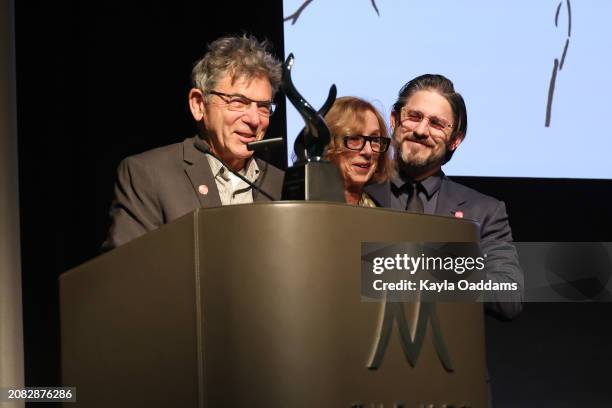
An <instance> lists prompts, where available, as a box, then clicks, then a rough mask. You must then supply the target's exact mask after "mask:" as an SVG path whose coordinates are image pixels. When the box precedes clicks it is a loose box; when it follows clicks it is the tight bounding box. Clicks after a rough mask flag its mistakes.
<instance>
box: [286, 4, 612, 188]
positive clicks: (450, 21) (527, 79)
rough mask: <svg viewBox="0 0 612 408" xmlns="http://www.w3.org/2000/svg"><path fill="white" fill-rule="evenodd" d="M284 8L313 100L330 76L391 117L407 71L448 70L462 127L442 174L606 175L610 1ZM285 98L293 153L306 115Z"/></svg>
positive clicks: (289, 44) (610, 146) (609, 171)
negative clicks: (459, 99) (461, 102)
mask: <svg viewBox="0 0 612 408" xmlns="http://www.w3.org/2000/svg"><path fill="white" fill-rule="evenodd" d="M302 6H303V7H302ZM300 7H302V8H301V12H299V10H300ZM296 11H297V13H296ZM292 15H293V17H294V18H292V19H288V17H291V16H292ZM284 16H285V18H286V20H287V21H285V26H284V30H285V52H286V54H287V55H288V54H289V53H290V52H291V53H293V54H294V56H295V63H294V65H293V69H292V77H293V81H294V83H295V85H296V87H297V89H298V90H299V91H300V93H301V94H302V95H303V96H304V97H305V98H306V99H307V100H308V101H309V102H310V103H311V104H312V105H313V106H315V107H316V108H318V107H320V106H321V105H322V104H323V102H324V101H325V98H326V97H327V92H328V90H329V87H330V85H331V84H336V86H337V87H338V96H344V95H354V96H359V97H362V98H364V99H366V100H368V101H370V102H373V103H374V105H375V106H377V107H378V108H379V109H380V110H381V112H382V113H383V116H385V117H387V118H388V117H389V113H390V107H391V105H392V104H393V102H394V101H395V99H396V97H397V92H398V91H399V89H400V88H401V87H402V85H404V84H405V83H406V82H407V81H408V80H410V79H412V78H414V77H416V76H418V75H421V74H424V73H438V74H443V75H445V76H447V77H448V78H450V79H451V80H452V81H453V82H454V83H455V88H456V90H457V91H458V92H460V93H461V94H462V95H463V97H464V99H465V101H466V105H467V110H468V132H467V137H466V139H465V141H464V142H463V143H462V144H461V146H459V148H458V150H457V154H455V155H454V156H453V159H452V161H451V162H450V163H448V164H447V165H446V166H445V171H446V173H447V174H452V175H462V176H495V177H562V178H599V179H612V164H611V162H612V157H611V156H610V151H611V150H612V122H611V120H612V100H611V99H612V80H611V79H610V75H611V73H612V52H611V50H612V24H610V22H611V21H612V1H608V0H590V1H577V0H574V1H569V0H550V1H549V0H539V1H529V0H517V1H504V2H499V1H495V2H494V1H490V0H465V1H456V0H431V1H427V2H423V1H422V2H416V1H411V0H406V1H393V0H334V1H322V0H312V1H308V0H284ZM293 22H295V23H294V24H292V23H293ZM287 105H288V108H287V121H288V125H287V127H288V129H287V134H288V148H289V156H290V157H291V155H292V153H293V141H294V139H295V137H296V136H297V134H298V133H299V131H300V130H301V128H302V127H303V126H304V122H303V121H302V119H301V117H300V116H299V114H298V113H297V111H296V110H295V109H294V108H293V106H292V105H290V103H289V101H287Z"/></svg>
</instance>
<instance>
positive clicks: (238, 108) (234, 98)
mask: <svg viewBox="0 0 612 408" xmlns="http://www.w3.org/2000/svg"><path fill="white" fill-rule="evenodd" d="M208 93H209V94H211V95H216V96H218V97H219V98H221V99H222V100H223V102H225V105H226V106H227V109H229V110H231V111H234V112H246V110H247V109H249V107H250V106H251V105H252V104H255V105H256V106H257V113H258V114H259V115H260V116H264V117H269V116H270V115H272V114H273V113H274V110H275V109H276V104H275V103H274V102H272V101H256V100H253V99H251V98H247V97H246V96H244V95H240V94H226V93H223V92H218V91H210V92H208Z"/></svg>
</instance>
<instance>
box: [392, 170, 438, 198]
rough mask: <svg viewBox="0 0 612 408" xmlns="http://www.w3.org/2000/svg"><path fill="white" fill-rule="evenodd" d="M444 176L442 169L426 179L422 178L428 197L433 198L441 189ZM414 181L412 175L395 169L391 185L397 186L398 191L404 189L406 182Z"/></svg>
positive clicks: (422, 184)
mask: <svg viewBox="0 0 612 408" xmlns="http://www.w3.org/2000/svg"><path fill="white" fill-rule="evenodd" d="M443 177H444V173H443V172H442V170H440V171H439V172H437V173H436V174H434V175H432V176H429V177H427V178H426V179H425V180H421V186H423V191H424V192H425V194H426V195H427V198H431V197H432V196H433V195H434V194H435V193H436V192H437V191H438V190H439V189H440V186H441V185H442V178H443ZM413 182H414V180H412V179H411V178H410V177H407V176H405V175H403V174H400V173H399V172H398V171H395V172H394V173H393V175H392V176H391V186H392V187H393V188H395V190H396V191H402V190H404V189H405V188H406V184H409V183H413Z"/></svg>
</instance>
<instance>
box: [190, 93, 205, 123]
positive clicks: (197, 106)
mask: <svg viewBox="0 0 612 408" xmlns="http://www.w3.org/2000/svg"><path fill="white" fill-rule="evenodd" d="M189 110H190V111H191V115H193V118H194V119H195V121H196V122H200V121H202V119H203V118H204V116H205V115H206V112H204V94H203V93H202V91H201V90H199V89H198V88H191V90H190V91H189Z"/></svg>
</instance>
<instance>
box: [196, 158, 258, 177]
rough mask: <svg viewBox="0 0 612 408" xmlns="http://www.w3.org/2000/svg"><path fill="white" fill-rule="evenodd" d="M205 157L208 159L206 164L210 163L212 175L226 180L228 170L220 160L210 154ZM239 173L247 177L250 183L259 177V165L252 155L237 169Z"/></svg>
mask: <svg viewBox="0 0 612 408" xmlns="http://www.w3.org/2000/svg"><path fill="white" fill-rule="evenodd" d="M206 158H207V159H208V164H209V165H210V170H211V171H212V174H213V177H215V178H217V177H221V178H222V179H223V180H225V181H228V180H229V179H230V178H229V177H230V176H229V174H230V171H229V170H227V169H226V168H225V166H223V165H222V164H221V162H220V161H219V160H217V159H215V158H214V157H212V156H211V155H209V154H207V155H206ZM238 173H240V174H241V175H243V176H244V177H246V178H247V180H249V181H250V182H251V183H254V182H255V180H257V177H259V166H258V165H257V160H255V158H254V157H251V158H250V159H249V160H248V161H247V162H246V165H245V166H244V167H243V168H242V169H240V170H239V171H238Z"/></svg>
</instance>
